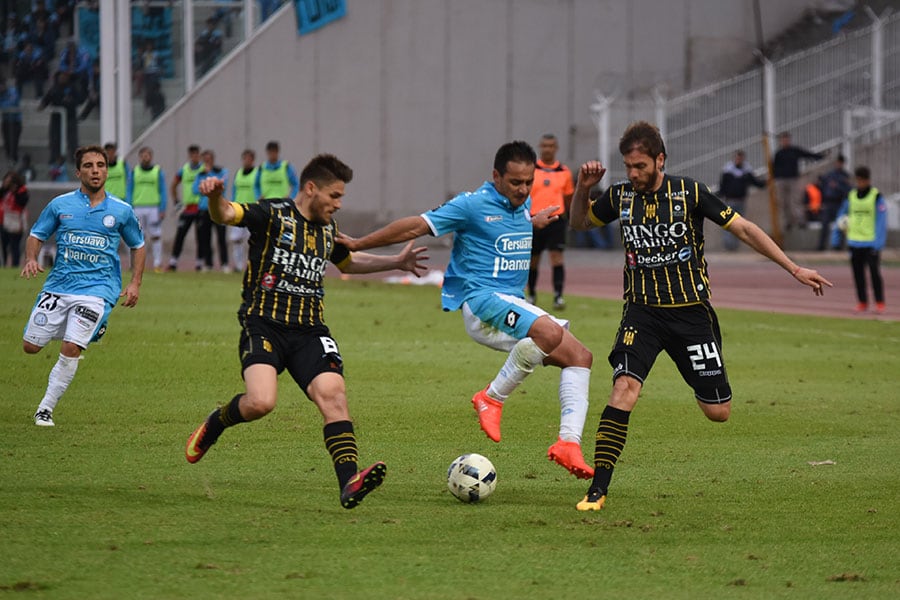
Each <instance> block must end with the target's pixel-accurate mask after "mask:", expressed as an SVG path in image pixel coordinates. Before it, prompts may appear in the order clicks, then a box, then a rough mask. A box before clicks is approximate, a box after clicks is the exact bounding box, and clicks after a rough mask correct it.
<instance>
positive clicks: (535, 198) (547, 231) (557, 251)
mask: <svg viewBox="0 0 900 600" xmlns="http://www.w3.org/2000/svg"><path fill="white" fill-rule="evenodd" d="M558 151H559V142H558V141H557V140H556V136H555V135H553V134H550V133H548V134H545V135H543V136H542V137H541V144H540V153H541V157H540V158H539V159H538V160H537V163H536V165H535V169H534V185H533V186H532V187H531V214H532V215H536V214H537V213H539V212H540V211H542V210H544V209H546V208H548V207H550V206H554V207H556V209H555V210H554V211H553V213H551V214H552V216H554V217H556V220H554V221H551V222H550V223H549V224H548V225H547V226H546V227H543V228H537V227H535V228H534V242H533V245H532V247H531V270H530V271H529V272H528V301H529V302H530V303H532V304H535V303H536V301H537V289H536V288H537V281H538V270H539V269H540V266H541V254H542V253H543V252H544V250H547V252H548V253H549V254H550V267H551V268H552V270H553V271H552V272H553V308H555V309H557V310H559V309H562V308H565V306H566V301H565V300H564V299H563V287H564V286H565V283H566V266H565V263H564V260H563V251H564V250H565V248H566V233H567V232H568V229H569V228H568V226H567V225H566V212H567V211H568V210H569V203H571V202H572V194H573V193H574V192H575V187H574V186H573V185H572V173H571V171H569V168H568V167H567V166H566V165H564V164H562V163H561V162H559V161H558V160H556V153H557V152H558Z"/></svg>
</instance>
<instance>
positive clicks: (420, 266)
mask: <svg viewBox="0 0 900 600" xmlns="http://www.w3.org/2000/svg"><path fill="white" fill-rule="evenodd" d="M414 241H415V240H410V241H409V242H407V244H406V245H405V246H403V250H401V251H400V254H398V255H397V258H398V259H399V261H400V269H402V270H404V271H409V272H410V273H412V274H413V275H415V276H416V277H421V276H422V274H423V273H425V272H426V271H427V270H428V265H426V264H425V261H426V260H428V255H427V254H425V252H426V251H427V250H428V247H427V246H417V247H415V248H413V242H414ZM420 271H421V273H420Z"/></svg>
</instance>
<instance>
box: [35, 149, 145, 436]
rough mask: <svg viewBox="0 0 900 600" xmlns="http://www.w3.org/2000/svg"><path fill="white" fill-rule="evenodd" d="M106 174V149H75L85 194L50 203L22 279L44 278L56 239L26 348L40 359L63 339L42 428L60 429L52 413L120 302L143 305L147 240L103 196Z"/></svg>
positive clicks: (122, 205)
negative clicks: (50, 243) (124, 269)
mask: <svg viewBox="0 0 900 600" xmlns="http://www.w3.org/2000/svg"><path fill="white" fill-rule="evenodd" d="M106 173H107V163H106V152H105V151H104V150H103V148H101V147H100V146H83V147H81V148H79V149H78V150H76V152H75V174H76V175H77V176H78V179H79V180H80V181H81V187H80V188H79V189H77V190H75V191H74V192H69V193H68V194H62V195H61V196H57V197H56V198H54V199H53V200H51V201H50V203H49V204H48V205H47V206H46V207H45V208H44V210H43V211H41V214H40V216H39V217H38V218H37V221H35V223H34V226H33V227H32V228H31V235H30V236H29V237H28V241H27V242H26V243H25V266H24V267H23V268H22V277H25V278H26V279H29V278H31V277H35V276H36V275H37V274H38V273H43V271H44V269H43V268H41V265H40V264H39V263H38V253H39V252H40V250H41V246H42V245H43V244H44V242H46V241H47V239H48V238H49V237H50V236H51V235H53V234H54V233H55V234H56V246H57V251H56V260H55V262H54V263H53V268H52V269H51V270H50V273H49V274H48V275H47V280H46V281H45V282H44V287H43V288H42V289H41V291H40V293H39V294H38V297H37V302H35V304H34V308H33V309H32V311H31V316H30V317H29V318H28V324H27V325H26V326H25V334H24V336H23V343H22V348H23V349H24V350H25V352H26V353H27V354H37V353H38V352H40V351H41V349H42V348H43V347H44V346H46V345H47V343H48V342H50V340H62V344H61V345H60V349H59V359H58V360H57V361H56V364H55V365H54V366H53V369H51V371H50V378H49V381H48V382H47V391H46V392H45V393H44V398H43V399H42V400H41V403H40V405H39V406H38V408H37V411H36V412H35V414H34V423H35V425H43V426H53V424H54V423H53V410H54V409H55V408H56V404H57V403H58V402H59V399H60V397H61V396H62V395H63V393H64V392H65V391H66V388H68V387H69V384H70V383H71V382H72V379H73V378H74V377H75V371H76V370H77V369H78V361H79V360H81V353H82V352H83V351H84V350H85V349H86V348H87V347H88V344H90V343H91V342H93V341H96V340H98V339H100V337H101V336H102V335H103V333H104V332H105V331H106V320H107V319H108V318H109V313H110V312H111V311H112V309H113V307H114V306H115V305H116V302H118V299H119V298H120V297H124V298H125V300H124V302H123V304H124V305H125V306H134V305H135V304H137V301H138V295H139V291H140V287H141V279H142V278H143V273H144V258H145V249H144V236H143V233H142V232H141V227H140V225H139V224H138V220H137V217H136V216H135V214H134V211H133V210H132V208H131V206H129V205H128V203H127V202H125V201H124V200H120V199H118V198H116V197H114V196H110V195H109V194H108V193H107V192H106V190H105V189H104V185H105V184H106ZM120 240H121V241H124V242H125V244H126V245H127V246H128V247H129V248H131V264H132V265H134V268H133V270H132V273H131V281H130V282H129V283H128V285H127V286H126V287H125V290H124V291H123V290H122V273H121V266H120V264H119V254H118V248H119V241H120Z"/></svg>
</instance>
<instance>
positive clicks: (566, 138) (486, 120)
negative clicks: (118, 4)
mask: <svg viewBox="0 0 900 600" xmlns="http://www.w3.org/2000/svg"><path fill="white" fill-rule="evenodd" d="M808 4H809V0H781V1H779V2H777V3H776V2H763V5H764V8H763V19H764V23H763V26H764V33H765V35H766V37H767V38H771V37H773V36H774V35H776V34H777V33H779V32H780V31H781V30H782V29H784V28H785V27H786V26H788V25H789V24H790V23H791V22H792V21H794V20H795V19H796V18H797V17H798V16H799V15H800V14H802V12H803V10H804V8H805V7H806V6H807V5H808ZM291 11H292V9H291V8H287V9H284V10H282V11H281V12H279V13H278V14H277V15H276V17H275V18H274V19H272V20H270V22H268V23H266V25H265V27H264V28H263V29H262V30H261V31H260V32H259V34H258V35H257V36H255V37H254V38H251V40H250V41H249V42H248V43H247V44H246V45H245V46H244V47H243V48H242V49H241V50H240V51H239V52H238V53H237V54H235V55H233V56H231V57H230V58H229V59H228V60H226V61H225V63H224V64H222V65H221V66H220V67H219V68H218V69H217V70H216V71H215V72H214V73H213V75H212V76H211V77H210V78H208V79H206V80H205V81H204V82H203V83H202V84H201V85H200V86H199V87H198V88H197V89H195V91H194V93H193V94H192V95H191V96H189V97H187V98H185V99H183V100H182V101H181V102H179V103H178V104H176V105H175V106H174V107H173V108H172V109H171V110H170V111H169V112H168V113H167V114H166V115H165V116H164V117H163V118H162V119H161V120H160V121H159V122H158V123H157V124H156V125H155V126H154V127H153V128H152V129H151V130H149V131H148V132H147V133H146V134H145V135H144V136H143V137H142V138H140V139H138V140H137V141H136V142H135V147H134V148H135V150H134V151H132V152H131V153H130V154H129V155H128V158H129V162H130V163H131V164H134V162H135V157H136V148H137V147H138V146H139V145H149V146H151V147H152V148H153V149H154V151H155V155H156V159H157V161H158V162H159V163H160V164H161V166H162V167H163V169H164V170H165V172H166V174H167V176H168V177H169V178H171V177H172V175H173V174H174V172H175V171H176V170H177V168H178V167H179V166H180V165H181V164H182V163H183V162H184V160H185V156H186V148H187V146H188V145H189V144H192V143H197V144H200V145H201V146H203V147H209V148H213V149H214V150H215V151H216V153H217V159H218V162H219V163H221V164H222V165H224V166H227V167H228V168H229V170H231V171H232V172H233V170H234V169H235V168H236V167H237V166H238V164H239V156H240V153H241V151H242V150H243V149H244V148H245V147H250V148H253V149H255V150H256V151H257V156H258V157H260V158H262V156H263V148H264V145H265V143H266V141H268V140H270V139H277V140H279V141H280V142H281V146H282V156H283V157H284V158H288V159H289V160H290V161H291V162H292V163H294V165H295V166H296V167H297V168H298V169H299V168H301V167H302V166H303V164H304V163H305V162H306V161H307V160H308V159H309V158H310V157H311V156H312V155H313V154H315V153H318V152H332V153H335V154H337V155H338V156H340V157H341V158H343V159H344V160H345V161H346V162H347V163H348V164H350V165H351V166H352V167H353V168H354V170H355V178H354V181H353V183H351V185H350V187H349V188H348V198H347V201H346V202H345V204H344V208H343V209H342V211H341V213H340V214H339V221H340V223H341V225H342V226H343V227H344V229H346V230H347V231H348V232H350V233H361V232H363V231H364V230H368V229H371V228H372V227H373V226H375V225H379V224H383V223H385V222H388V221H389V220H391V219H393V218H396V217H399V216H403V215H405V214H409V213H413V212H419V211H423V210H426V209H429V208H432V207H434V206H436V205H438V204H439V203H441V202H442V201H444V200H445V199H446V198H447V197H449V196H451V195H453V194H455V193H458V192H460V191H463V190H468V189H472V188H474V187H477V186H478V185H479V184H480V183H481V182H482V181H483V180H484V179H487V178H489V177H490V174H491V163H492V160H493V155H494V152H495V151H496V149H497V147H498V146H499V145H500V144H502V143H504V142H506V141H508V140H511V139H524V140H527V141H529V142H531V143H533V144H536V143H537V141H538V139H539V137H540V135H541V134H543V133H545V132H553V133H555V134H556V135H557V136H558V137H559V139H560V143H561V156H560V158H561V159H562V160H563V161H565V162H567V163H568V164H570V165H573V166H576V165H577V164H578V163H580V162H581V161H583V160H586V159H588V158H591V157H593V156H595V155H596V147H597V137H596V129H595V127H594V124H593V122H592V118H591V111H590V105H591V103H592V102H593V98H594V93H595V91H597V90H603V91H605V92H609V91H611V90H618V91H619V92H620V93H622V94H627V93H628V91H629V90H632V92H633V93H634V92H636V93H642V92H645V91H647V90H650V89H651V88H652V87H653V86H655V85H664V86H665V87H667V88H668V89H670V90H672V91H680V90H682V89H684V88H685V87H689V86H696V85H700V84H703V83H707V82H709V81H712V80H715V79H718V78H719V77H720V76H723V75H726V74H729V73H733V72H734V70H735V69H736V68H737V67H738V66H739V65H744V64H749V63H750V62H751V61H752V60H753V57H752V54H751V51H752V48H753V46H754V45H755V39H756V38H755V32H754V26H753V23H754V17H753V11H752V1H751V0H632V1H630V2H621V1H618V0H489V1H485V0H453V2H446V1H444V0H366V1H365V2H363V1H354V0H350V1H349V2H348V10H347V16H346V17H345V18H343V19H341V20H340V21H337V22H335V23H332V24H330V25H327V26H326V27H324V28H322V29H320V30H318V31H316V32H314V33H312V34H309V35H305V36H302V37H299V36H298V35H297V32H296V26H295V19H294V15H293V13H292V12H291ZM173 226H174V219H170V220H169V223H168V225H167V228H171V227H173ZM167 235H169V236H170V235H171V231H169V230H168V229H167Z"/></svg>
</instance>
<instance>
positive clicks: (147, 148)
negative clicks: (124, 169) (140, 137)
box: [138, 146, 153, 154]
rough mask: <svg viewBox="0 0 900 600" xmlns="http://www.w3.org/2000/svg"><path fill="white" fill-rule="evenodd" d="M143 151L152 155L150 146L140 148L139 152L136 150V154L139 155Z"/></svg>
mask: <svg viewBox="0 0 900 600" xmlns="http://www.w3.org/2000/svg"><path fill="white" fill-rule="evenodd" d="M144 150H146V151H147V152H149V153H150V154H153V148H151V147H150V146H141V148H140V150H138V154H140V153H141V152H143V151H144Z"/></svg>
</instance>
